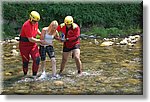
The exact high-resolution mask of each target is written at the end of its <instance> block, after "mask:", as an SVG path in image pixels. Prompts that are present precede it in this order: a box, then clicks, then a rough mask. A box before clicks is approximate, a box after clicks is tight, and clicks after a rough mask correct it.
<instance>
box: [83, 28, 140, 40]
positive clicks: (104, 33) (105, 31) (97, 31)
mask: <svg viewBox="0 0 150 102" xmlns="http://www.w3.org/2000/svg"><path fill="white" fill-rule="evenodd" d="M142 32H143V31H142V29H140V28H129V29H123V30H121V29H118V28H116V27H113V28H104V27H97V26H93V27H92V28H91V29H90V30H89V31H88V32H84V33H85V34H87V35H91V34H92V35H96V36H101V37H103V38H105V37H109V36H111V37H119V36H128V35H134V34H140V33H142Z"/></svg>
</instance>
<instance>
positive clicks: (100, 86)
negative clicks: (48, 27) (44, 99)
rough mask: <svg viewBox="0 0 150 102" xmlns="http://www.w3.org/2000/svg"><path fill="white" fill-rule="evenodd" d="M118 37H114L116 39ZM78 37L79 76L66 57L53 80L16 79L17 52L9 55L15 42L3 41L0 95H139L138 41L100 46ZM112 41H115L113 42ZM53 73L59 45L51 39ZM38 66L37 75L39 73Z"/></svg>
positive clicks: (19, 72) (140, 64) (18, 69)
mask: <svg viewBox="0 0 150 102" xmlns="http://www.w3.org/2000/svg"><path fill="white" fill-rule="evenodd" d="M121 39H122V38H120V39H118V40H117V41H118V42H119V41H120V40H121ZM97 41H98V42H99V44H95V43H94V39H87V40H81V61H82V64H83V75H82V76H79V75H77V73H76V71H77V70H76V65H75V61H74V59H72V58H71V55H70V56H69V59H68V62H67V65H66V67H65V70H64V72H63V76H62V77H61V78H60V79H56V80H51V79H49V80H42V81H33V80H30V81H23V82H20V80H21V78H22V76H23V72H22V62H21V57H20V55H18V54H17V55H14V54H12V51H11V50H12V49H15V50H16V51H17V52H19V49H18V43H8V42H6V43H4V44H3V55H2V56H1V58H2V60H3V69H2V72H1V74H2V75H3V82H2V83H3V92H2V94H28V95H30V94H38V95H39V94H42V95H43V94H44V95H45V94H48V95H51V94H52V95H54V94H56V95H57V94H59V95H60V94H79V95H81V94H82V95H87V94H88V95H89V94H92V95H94V94H98V95H133V94H134V95H135V94H143V59H142V58H143V49H142V40H139V41H138V42H136V43H135V44H134V45H132V46H129V45H118V44H114V45H112V46H107V47H102V46H100V44H101V43H102V42H103V40H102V39H97ZM117 41H116V42H117ZM54 48H55V54H56V61H57V72H58V71H59V68H60V63H61V53H62V44H61V43H59V42H58V41H54ZM31 66H32V60H30V63H29V72H28V76H29V79H31V78H30V77H31V74H32V71H31ZM46 72H47V75H51V73H52V68H51V62H50V60H49V58H48V57H47V59H46ZM40 73H41V72H40V69H39V74H38V75H40Z"/></svg>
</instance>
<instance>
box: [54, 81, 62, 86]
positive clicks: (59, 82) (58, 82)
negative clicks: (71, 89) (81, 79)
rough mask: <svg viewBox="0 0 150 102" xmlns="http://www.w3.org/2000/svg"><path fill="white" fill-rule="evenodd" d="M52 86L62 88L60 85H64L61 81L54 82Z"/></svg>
mask: <svg viewBox="0 0 150 102" xmlns="http://www.w3.org/2000/svg"><path fill="white" fill-rule="evenodd" d="M54 85H56V86H62V85H64V82H63V81H54Z"/></svg>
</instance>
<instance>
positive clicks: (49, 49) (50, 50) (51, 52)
mask: <svg viewBox="0 0 150 102" xmlns="http://www.w3.org/2000/svg"><path fill="white" fill-rule="evenodd" d="M46 52H47V53H48V56H49V58H50V60H51V64H52V76H56V59H55V53H54V48H53V46H51V45H50V46H47V48H46Z"/></svg>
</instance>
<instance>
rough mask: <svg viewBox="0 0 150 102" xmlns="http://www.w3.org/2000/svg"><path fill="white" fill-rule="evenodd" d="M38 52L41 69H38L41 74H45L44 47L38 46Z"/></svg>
mask: <svg viewBox="0 0 150 102" xmlns="http://www.w3.org/2000/svg"><path fill="white" fill-rule="evenodd" d="M39 51H40V57H41V68H40V69H41V71H42V73H43V72H45V66H46V61H45V59H46V47H44V46H40V49H39Z"/></svg>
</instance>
